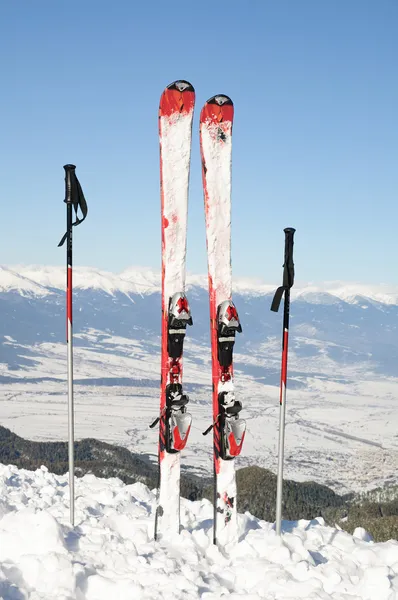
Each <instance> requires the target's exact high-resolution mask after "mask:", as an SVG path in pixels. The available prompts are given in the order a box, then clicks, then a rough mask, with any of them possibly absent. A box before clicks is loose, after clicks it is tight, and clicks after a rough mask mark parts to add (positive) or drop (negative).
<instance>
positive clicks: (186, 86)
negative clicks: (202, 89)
mask: <svg viewBox="0 0 398 600" xmlns="http://www.w3.org/2000/svg"><path fill="white" fill-rule="evenodd" d="M166 90H178V91H179V92H195V89H194V87H193V85H192V83H189V81H186V79H177V81H173V83H170V85H168V86H167V88H166Z"/></svg>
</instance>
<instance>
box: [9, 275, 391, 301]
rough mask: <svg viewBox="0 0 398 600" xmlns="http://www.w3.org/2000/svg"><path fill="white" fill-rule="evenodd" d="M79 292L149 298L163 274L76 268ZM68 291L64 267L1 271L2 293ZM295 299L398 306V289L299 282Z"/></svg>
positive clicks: (196, 283) (254, 285) (255, 286)
mask: <svg viewBox="0 0 398 600" xmlns="http://www.w3.org/2000/svg"><path fill="white" fill-rule="evenodd" d="M278 285H279V283H277V282H275V283H267V282H264V281H262V280H259V279H252V278H245V277H236V278H234V281H233V286H234V292H235V293H240V294H242V295H252V296H265V295H271V294H272V293H273V292H274V291H275V289H276V288H277V287H278ZM74 287H75V289H86V290H88V289H94V290H101V291H103V292H105V293H108V294H110V295H113V294H115V293H117V292H121V293H124V294H126V295H129V294H130V293H131V294H142V295H148V294H152V293H159V292H160V289H161V285H160V271H157V270H156V269H151V268H150V267H128V268H127V269H125V270H123V271H121V272H120V273H114V272H111V271H105V270H101V269H97V268H95V267H84V266H77V267H74ZM193 287H199V288H203V289H206V288H207V276H206V275H203V274H192V273H187V289H190V288H193ZM64 289H65V269H64V267H61V266H51V265H48V266H40V265H12V266H7V265H2V266H1V267H0V292H7V291H11V290H15V291H17V292H20V293H21V294H23V292H26V293H30V294H31V295H36V296H45V295H48V294H51V293H54V291H63V290H64ZM292 299H293V300H295V299H304V300H305V301H306V302H308V303H312V304H323V303H327V304H328V303H333V302H336V301H343V302H346V303H348V304H358V303H360V302H377V303H380V304H385V305H398V286H394V285H387V284H382V283H380V284H364V283H355V282H343V281H330V282H328V281H325V282H322V283H318V284H316V283H312V282H309V283H301V282H296V284H295V286H294V288H293V290H292Z"/></svg>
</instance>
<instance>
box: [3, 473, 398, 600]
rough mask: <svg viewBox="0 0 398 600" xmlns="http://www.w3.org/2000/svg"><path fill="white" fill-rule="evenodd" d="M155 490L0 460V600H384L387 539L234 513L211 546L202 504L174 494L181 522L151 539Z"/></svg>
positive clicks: (396, 590)
mask: <svg viewBox="0 0 398 600" xmlns="http://www.w3.org/2000/svg"><path fill="white" fill-rule="evenodd" d="M154 501H155V495H154V492H153V491H150V490H149V489H148V488H146V487H145V486H144V485H142V484H134V485H124V484H123V483H122V482H121V481H120V480H118V479H98V478H96V477H94V476H93V475H86V476H85V477H83V478H82V479H77V480H76V509H77V512H76V523H77V525H76V527H75V529H72V528H71V527H70V526H69V525H68V522H67V518H68V485H67V477H66V476H56V475H53V474H51V473H49V472H48V471H47V469H46V468H45V467H42V468H41V469H38V470H37V471H35V472H32V471H26V470H18V469H17V468H16V467H13V466H4V465H0V598H2V599H4V600H25V599H29V600H55V599H56V600H72V599H76V600H129V599H134V600H139V599H141V598H142V599H148V600H149V599H150V600H158V599H165V600H166V599H167V600H171V599H173V600H183V599H184V600H190V599H196V598H201V599H203V600H215V599H218V598H223V597H225V598H228V599H229V600H238V599H243V598H244V599H245V600H258V599H260V598H266V599H267V600H287V599H289V600H295V599H299V598H300V599H305V600H315V599H317V600H327V599H334V600H359V599H361V600H362V599H363V600H395V599H396V598H398V542H396V541H389V542H385V543H381V544H376V543H374V542H372V540H371V539H370V538H369V536H368V535H367V534H366V532H365V531H364V530H361V529H357V530H356V531H355V532H354V536H351V535H349V534H347V533H345V532H343V531H341V530H338V529H334V528H331V527H326V526H325V525H324V523H323V520H322V519H315V520H313V521H304V520H302V521H298V522H287V521H285V522H284V524H283V525H284V532H285V533H284V535H283V538H282V539H279V538H277V536H276V535H275V531H274V529H273V525H272V524H270V523H266V522H265V521H260V520H258V519H256V518H255V517H253V516H251V515H250V514H249V513H246V514H245V515H239V527H240V541H239V543H238V544H237V545H236V546H235V547H233V548H229V549H228V552H227V553H226V554H222V553H221V552H220V551H219V550H218V549H217V548H215V547H214V546H213V545H212V543H211V539H212V537H211V533H212V532H211V527H212V506H211V504H210V503H209V502H208V501H206V500H203V501H201V502H190V501H188V500H182V514H181V520H182V524H183V527H184V529H183V531H182V533H181V535H179V536H178V535H176V536H174V537H172V538H170V539H167V540H163V541H161V542H158V543H155V542H154V541H153V514H152V511H153V507H154Z"/></svg>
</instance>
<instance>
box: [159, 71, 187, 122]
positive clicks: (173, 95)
mask: <svg viewBox="0 0 398 600" xmlns="http://www.w3.org/2000/svg"><path fill="white" fill-rule="evenodd" d="M194 106H195V90H194V88H193V86H192V85H191V84H190V83H189V81H185V79H178V80H177V81H173V83H170V85H168V86H167V87H166V88H165V89H164V91H163V94H162V96H161V98H160V104H159V117H171V116H172V115H175V114H183V115H189V114H190V115H191V117H192V115H193V109H194Z"/></svg>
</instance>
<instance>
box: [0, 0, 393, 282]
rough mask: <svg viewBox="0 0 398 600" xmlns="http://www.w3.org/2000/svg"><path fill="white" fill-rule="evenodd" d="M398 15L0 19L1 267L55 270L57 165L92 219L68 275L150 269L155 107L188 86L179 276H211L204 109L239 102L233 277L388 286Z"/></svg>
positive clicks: (113, 11) (197, 6)
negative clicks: (79, 191) (84, 270)
mask: <svg viewBox="0 0 398 600" xmlns="http://www.w3.org/2000/svg"><path fill="white" fill-rule="evenodd" d="M397 32H398V2H397V1H396V0H379V1H378V2H375V1H374V0H349V1H348V0H333V1H332V0H329V1H327V0H300V1H298V0H279V1H277V0H273V1H271V0H256V1H254V0H246V1H244V0H232V1H228V2H221V3H220V2H208V1H207V0H204V1H200V2H199V1H198V2H185V3H184V2H182V3H178V2H161V1H158V2H156V1H150V0H149V1H147V2H138V1H137V2H135V1H133V0H130V1H127V0H123V1H122V0H114V1H113V2H109V1H106V2H105V1H103V0H70V1H68V2H58V1H54V0H36V1H34V2H33V1H32V0H13V1H8V2H1V3H0V77H1V94H0V109H1V117H0V119H1V126H0V181H1V185H0V197H1V208H2V213H1V216H2V218H1V235H0V263H2V264H16V263H29V264H32V263H36V264H64V259H65V253H64V249H58V248H57V243H58V241H59V239H60V237H61V235H62V234H63V233H64V229H65V205H64V204H63V202H62V200H63V197H64V196H63V194H64V181H63V177H64V171H63V168H62V167H63V165H64V164H65V163H68V162H72V163H74V164H76V165H77V174H78V177H79V178H80V181H81V183H82V186H83V189H84V191H85V194H86V198H87V201H88V205H89V216H88V218H87V221H86V222H85V223H84V224H83V225H82V226H81V227H79V228H77V229H76V230H75V236H74V240H75V246H74V247H75V257H74V258H75V264H81V265H92V266H95V267H99V268H102V269H107V270H113V271H120V270H122V269H124V268H126V267H128V266H130V265H143V266H151V267H156V268H159V267H160V209H159V207H160V200H159V165H158V162H159V149H158V137H157V108H158V103H159V97H160V94H161V92H162V90H163V88H164V87H165V86H166V85H167V84H168V83H170V82H172V81H173V80H175V79H188V80H189V81H191V82H192V83H193V85H194V87H195V88H196V93H197V96H196V98H197V104H196V114H195V122H194V138H193V143H194V145H193V155H192V169H191V188H190V205H189V231H188V256H187V268H188V270H189V271H191V272H205V271H206V253H205V231H204V211H203V195H202V188H201V173H200V160H199V148H198V146H199V142H198V117H199V112H200V108H201V106H202V104H203V103H204V101H205V100H206V99H207V98H209V97H210V96H212V95H214V94H216V93H226V94H228V95H230V96H231V97H232V99H233V100H234V103H235V124H234V141H233V239H232V256H233V270H234V274H235V275H236V276H244V275H247V276H252V277H260V278H263V279H265V280H266V281H277V282H278V281H279V280H280V278H281V276H282V269H281V265H282V255H283V232H282V230H283V228H284V227H286V226H294V227H296V229H297V234H296V257H295V258H296V271H297V277H298V279H300V280H301V281H322V280H332V279H343V280H350V281H355V280H356V281H363V282H375V283H377V282H386V283H395V284H398V268H397V264H396V263H397V256H398V236H397V221H398V219H397V217H398V175H397V173H398V125H397V107H398V71H397V64H398V33H397Z"/></svg>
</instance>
